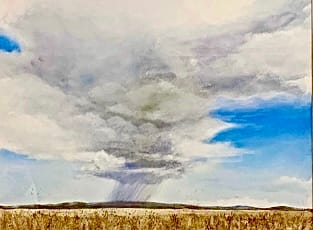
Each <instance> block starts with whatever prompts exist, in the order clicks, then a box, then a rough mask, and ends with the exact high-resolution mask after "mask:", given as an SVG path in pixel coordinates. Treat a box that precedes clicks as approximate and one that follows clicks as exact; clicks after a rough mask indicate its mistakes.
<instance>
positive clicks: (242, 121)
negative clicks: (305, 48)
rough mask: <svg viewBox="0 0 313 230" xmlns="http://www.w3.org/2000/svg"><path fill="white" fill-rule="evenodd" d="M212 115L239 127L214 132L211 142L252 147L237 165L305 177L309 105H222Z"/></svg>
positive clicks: (308, 153)
mask: <svg viewBox="0 0 313 230" xmlns="http://www.w3.org/2000/svg"><path fill="white" fill-rule="evenodd" d="M211 115H212V116H213V117H216V118H218V119H221V120H223V121H225V122H229V123H235V124H237V125H238V126H237V127H235V128H231V129H228V130H225V131H222V132H220V133H219V134H217V135H216V136H215V137H214V138H213V139H211V140H210V141H209V142H210V143H216V142H231V143H232V144H233V145H234V146H235V147H237V148H244V149H249V150H251V151H252V152H253V153H254V154H251V155H244V156H243V157H242V160H241V161H240V163H239V164H240V166H245V167H251V168H254V169H258V168H259V169H266V168H271V169H272V168H273V169H277V170H280V171H284V170H285V172H287V171H289V172H292V173H293V174H296V175H299V176H300V175H301V176H306V175H310V173H311V158H310V157H311V104H310V103H306V104H303V103H275V102H273V101H272V102H270V103H269V102H266V103H264V104H259V105H257V107H254V108H253V107H249V108H245V107H236V108H221V109H218V110H216V111H214V112H212V113H211Z"/></svg>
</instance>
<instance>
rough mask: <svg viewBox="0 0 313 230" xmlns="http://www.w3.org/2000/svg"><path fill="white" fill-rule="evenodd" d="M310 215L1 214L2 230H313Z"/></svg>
mask: <svg viewBox="0 0 313 230" xmlns="http://www.w3.org/2000/svg"><path fill="white" fill-rule="evenodd" d="M312 225H313V219H312V212H310V211H210V210H173V209H162V210H160V209H155V210H152V209H127V208H120V209H73V210H47V209H44V210H26V209H13V210H0V229H1V230H7V229H8V230H9V229H16V230H23V229H36V230H37V229H40V230H41V229H42V230H45V229H71V230H72V229H131V230H134V229H306V230H309V229H312Z"/></svg>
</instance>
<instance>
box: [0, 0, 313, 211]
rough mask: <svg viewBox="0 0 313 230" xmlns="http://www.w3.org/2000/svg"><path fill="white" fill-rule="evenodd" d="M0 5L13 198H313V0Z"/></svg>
mask: <svg viewBox="0 0 313 230" xmlns="http://www.w3.org/2000/svg"><path fill="white" fill-rule="evenodd" d="M0 5H1V7H0V73H1V74H0V120H1V122H0V187H1V191H0V204H26V203H57V202H64V201H86V202H100V201H110V200H136V201H137V200H141V201H146V200H149V201H157V202H170V203H188V204H189V203H190V204H198V205H214V206H215V205H221V206H230V205H250V206H256V207H270V206H276V205H288V206H294V207H312V195H311V194H312V155H311V93H312V92H311V63H310V50H311V46H310V44H311V42H310V28H311V24H310V23H311V15H310V14H311V5H310V1H308V0H298V1H289V0H274V1H264V0H263V1H261V0H240V1H236V2H235V1H234V2H233V3H231V4H230V3H229V1H226V0H219V1H217V0H197V1H188V0H184V1H178V0H171V1H168V0H167V1H165V0H164V1H163V0H161V1H157V2H155V1H144V0H135V1H120V0H117V1H100V0H93V4H89V3H88V4H87V2H86V1H84V0H75V1H74V0H65V1H53V3H52V2H51V1H48V0H28V1H26V0H14V1H12V0H10V1H9V0H0ZM77 6H79V7H77Z"/></svg>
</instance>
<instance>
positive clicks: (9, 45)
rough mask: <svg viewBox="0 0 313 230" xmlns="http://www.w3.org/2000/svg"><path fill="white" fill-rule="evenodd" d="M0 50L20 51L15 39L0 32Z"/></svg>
mask: <svg viewBox="0 0 313 230" xmlns="http://www.w3.org/2000/svg"><path fill="white" fill-rule="evenodd" d="M0 51H4V52H8V53H11V52H21V47H20V45H19V44H18V42H16V41H15V40H13V39H11V38H10V37H8V36H6V35H3V34H0Z"/></svg>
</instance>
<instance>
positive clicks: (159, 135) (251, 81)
mask: <svg viewBox="0 0 313 230" xmlns="http://www.w3.org/2000/svg"><path fill="white" fill-rule="evenodd" d="M62 6H63V7H65V8H64V10H60V9H61V8H58V4H56V6H50V7H49V9H48V8H46V7H45V5H44V4H43V5H40V7H39V6H38V7H35V6H34V7H33V8H32V10H31V11H29V12H28V13H27V14H26V15H24V16H22V17H21V18H20V19H19V20H17V21H16V22H14V23H13V24H12V27H13V28H15V30H16V31H22V32H20V33H21V36H23V39H24V44H23V54H22V55H24V56H22V57H21V58H20V59H21V61H20V62H19V63H18V64H15V65H14V67H12V69H8V68H9V67H6V68H7V69H8V70H7V71H6V73H7V75H9V80H7V81H5V84H7V85H8V86H11V85H13V84H14V85H17V86H18V87H17V89H19V88H21V87H23V83H21V82H20V81H21V79H17V78H16V77H15V76H13V75H21V74H25V73H26V74H28V75H29V76H24V78H23V80H24V81H26V82H27V81H29V82H30V83H26V84H29V90H24V91H22V96H23V98H25V95H26V98H27V97H28V98H29V102H30V104H29V105H23V106H22V107H21V110H22V111H24V112H25V111H26V112H27V113H28V114H32V115H36V117H37V118H38V119H39V118H40V119H41V118H42V116H45V119H44V120H43V121H42V123H44V124H46V123H49V122H52V123H51V128H50V130H51V132H53V130H55V137H54V138H55V139H54V140H55V143H52V142H49V140H47V143H48V144H47V145H46V146H47V149H48V148H50V150H45V149H44V148H39V147H38V148H36V147H33V146H30V147H29V146H27V147H24V148H22V147H21V148H19V149H17V150H21V151H24V152H26V153H28V154H29V155H32V156H33V157H35V158H36V157H41V158H45V156H49V157H51V156H53V153H51V152H55V155H58V154H57V153H58V152H59V153H60V154H59V155H58V156H59V157H61V158H62V157H63V158H65V159H70V160H71V159H72V158H73V159H74V160H81V161H85V167H84V169H83V171H84V172H86V173H89V174H92V175H94V176H97V177H105V178H110V179H113V180H116V181H118V185H117V186H116V189H115V190H114V191H113V192H112V197H111V198H112V199H113V200H146V199H149V197H150V195H151V193H152V191H153V190H154V188H155V186H156V185H157V184H159V183H160V182H162V181H163V180H164V179H168V178H172V177H179V176H181V175H182V174H183V173H184V172H185V170H186V169H188V168H189V167H190V165H192V157H190V156H188V151H194V152H196V153H197V151H199V152H201V151H202V152H203V148H205V147H204V146H205V145H207V146H208V150H207V151H208V153H207V154H208V155H209V154H210V148H209V144H203V140H205V139H207V138H209V137H210V135H213V134H214V132H216V131H214V132H213V134H207V132H206V131H203V132H200V131H199V132H200V133H197V132H196V133H193V132H192V131H190V130H192V128H193V127H197V125H201V126H202V127H204V128H207V129H208V130H209V129H210V128H214V129H216V130H219V128H218V127H226V126H225V124H223V123H222V122H220V121H216V120H215V119H213V118H210V117H208V116H207V112H208V110H209V108H211V107H212V106H213V101H214V100H212V98H215V97H217V96H219V95H223V94H224V95H229V96H231V97H233V96H237V95H239V96H253V95H257V94H258V93H260V92H263V91H264V90H266V91H267V92H273V93H280V92H284V93H290V94H301V93H303V92H302V91H301V89H300V88H299V87H298V86H297V85H290V84H288V83H287V82H286V81H284V80H283V79H281V78H280V76H277V75H275V74H272V73H262V74H256V73H254V72H253V71H252V73H242V74H237V73H232V72H229V73H228V74H227V76H226V77H223V79H221V76H222V75H223V74H224V73H223V71H222V70H221V69H220V66H223V65H225V63H226V64H227V59H226V58H228V57H229V56H230V55H231V54H234V53H235V54H236V53H239V51H238V49H239V47H241V46H243V45H244V44H246V43H249V38H248V37H249V36H250V37H251V36H257V35H259V34H264V33H272V32H276V31H280V30H283V29H285V28H288V26H290V25H291V24H292V23H293V22H295V21H296V19H298V17H297V14H299V12H292V11H290V10H289V9H288V11H287V12H284V13H283V14H279V15H270V16H269V17H266V18H264V19H262V20H261V21H260V22H255V23H252V24H251V25H249V26H248V27H247V28H248V29H244V30H242V29H241V28H238V29H236V28H234V29H232V30H231V31H227V32H223V33H217V32H214V33H213V34H212V35H210V34H209V33H207V32H201V33H197V34H195V36H194V37H192V36H191V37H190V36H188V38H187V37H186V38H185V37H184V36H183V35H182V34H183V33H180V32H177V33H175V32H168V30H165V29H164V30H160V31H155V30H154V31H151V30H149V29H147V28H146V27H142V25H141V24H142V23H141V22H140V23H138V21H137V20H135V19H134V20H132V19H129V18H126V19H127V20H126V19H125V18H123V19H120V18H118V17H113V16H112V15H111V14H108V15H107V14H104V16H103V17H102V14H101V12H97V11H95V13H94V12H93V11H92V10H90V9H89V11H88V9H83V10H82V12H80V13H79V14H78V15H75V16H73V17H69V16H68V13H69V12H67V11H66V10H67V8H66V4H65V5H62V4H61V5H60V7H62ZM43 9H45V10H44V11H43ZM92 9H93V8H92ZM302 9H303V7H302V8H301V7H300V9H299V11H300V10H302ZM301 15H302V14H301ZM17 34H18V33H17ZM1 59H3V57H1ZM221 60H222V61H221ZM223 60H224V61H223ZM219 61H221V63H220V62H219ZM6 62H9V64H10V63H11V64H12V62H13V61H12V60H8V61H6ZM36 85H38V87H37V88H36ZM32 87H35V88H34V89H33V90H34V91H36V92H29V91H32ZM43 87H45V88H43ZM37 89H38V90H37ZM49 92H51V93H50V94H49ZM12 97H13V96H12ZM54 100H55V102H54ZM21 103H22V102H21ZM36 105H37V107H38V108H37V109H36ZM203 124H205V125H204V126H203ZM49 125H50V123H49ZM49 127H50V126H49ZM52 128H53V129H52ZM59 130H61V131H60V132H63V131H62V130H64V133H65V134H64V137H63V134H58V132H59ZM199 130H201V128H199ZM42 135H44V134H42ZM52 139H53V136H52ZM59 139H60V141H59V142H58V140H59ZM59 143H61V144H60V146H58V144H59ZM197 143H199V145H200V147H198V145H197ZM38 145H39V144H38ZM34 146H36V145H34ZM63 146H66V147H63ZM198 149H199V150H198ZM186 152H187V153H186ZM80 153H81V155H80ZM45 154H46V155H45ZM70 155H71V156H70ZM51 158H53V157H51ZM84 159H86V160H84Z"/></svg>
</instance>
